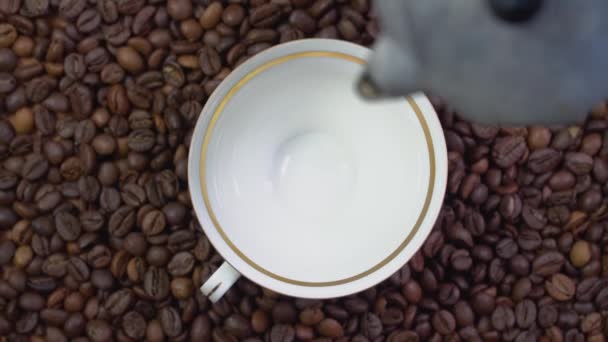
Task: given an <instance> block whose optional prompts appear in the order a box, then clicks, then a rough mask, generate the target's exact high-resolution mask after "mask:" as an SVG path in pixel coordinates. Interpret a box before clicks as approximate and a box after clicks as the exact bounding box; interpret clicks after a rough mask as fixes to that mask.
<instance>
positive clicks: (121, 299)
mask: <svg viewBox="0 0 608 342" xmlns="http://www.w3.org/2000/svg"><path fill="white" fill-rule="evenodd" d="M134 300H135V296H134V294H133V292H132V291H131V290H128V289H123V290H119V291H116V292H114V293H112V294H111V295H110V296H109V297H108V299H107V300H106V302H105V305H104V308H105V309H106V311H107V312H108V313H109V314H110V315H112V316H119V315H121V314H122V313H124V312H125V311H126V310H127V309H129V307H130V306H131V305H132V304H133V302H134Z"/></svg>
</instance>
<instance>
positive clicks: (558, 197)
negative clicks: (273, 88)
mask: <svg viewBox="0 0 608 342" xmlns="http://www.w3.org/2000/svg"><path fill="white" fill-rule="evenodd" d="M371 6H373V3H372V1H370V0H223V1H218V0H166V1H165V0H89V1H87V0H0V340H2V341H104V342H107V341H112V340H114V341H138V340H144V339H146V340H149V341H163V340H169V341H216V342H221V341H250V342H255V341H270V342H283V341H294V340H296V339H297V340H316V341H331V340H334V341H357V342H363V341H391V342H397V341H441V340H447V341H501V340H505V341H591V342H600V341H605V337H604V336H606V335H608V251H607V250H606V246H607V243H608V231H607V228H606V223H607V222H608V203H607V201H606V200H605V198H606V196H605V194H608V185H606V181H607V180H608V120H607V119H608V108H607V107H606V106H600V107H598V108H596V109H595V110H594V111H593V113H592V115H591V116H590V119H589V120H588V121H587V122H586V123H585V124H584V125H583V126H570V127H555V128H551V129H549V128H546V127H529V128H513V129H496V128H491V127H483V126H480V125H476V124H470V123H468V122H465V121H461V120H459V119H458V117H457V116H455V114H454V113H453V111H451V110H450V109H449V108H447V107H446V106H444V105H442V104H441V103H439V102H438V101H436V107H437V109H438V112H439V114H440V118H441V121H442V124H443V127H444V129H445V135H446V140H447V144H448V149H449V184H448V191H447V196H446V199H445V203H444V206H443V209H442V211H441V214H440V216H439V219H438V221H437V224H436V226H435V228H434V230H433V232H432V234H431V235H430V236H429V238H428V241H427V242H426V243H425V244H424V246H423V247H422V248H421V250H420V251H419V252H418V253H417V254H416V255H415V256H414V257H413V259H412V260H411V261H410V262H409V264H408V265H406V266H404V267H403V268H402V269H401V270H400V271H399V272H397V273H396V274H394V275H393V276H392V277H391V278H390V279H388V280H386V281H385V282H383V283H382V284H380V285H378V286H376V287H374V288H371V289H369V290H367V291H364V292H363V293H359V294H356V295H353V296H349V297H346V298H340V299H334V300H327V301H318V300H303V299H295V298H288V297H284V296H281V295H278V294H276V293H273V292H271V291H269V290H267V289H263V288H260V287H259V286H257V285H255V284H253V283H252V282H250V281H248V280H246V279H242V280H240V281H239V283H238V284H237V285H236V286H235V287H234V288H233V289H232V290H231V291H230V292H229V293H228V294H227V295H226V296H225V297H224V298H223V299H222V300H221V301H220V302H218V303H216V304H211V303H210V302H209V301H208V300H207V299H206V298H205V297H204V296H202V295H201V294H200V292H199V291H198V287H199V286H200V285H201V284H202V283H203V282H204V281H205V280H206V279H207V278H208V277H209V276H210V274H212V273H213V272H214V271H215V270H216V269H217V267H218V266H219V265H220V264H221V262H222V259H221V257H220V256H219V255H218V254H217V253H216V252H215V251H214V249H213V248H212V246H211V245H210V243H209V241H208V239H207V238H206V237H205V236H204V234H203V233H202V231H201V228H200V225H199V223H198V222H197V220H196V218H195V217H194V214H193V211H192V206H191V203H190V197H189V193H188V184H187V172H186V169H187V154H188V147H189V143H190V138H191V135H192V128H193V126H194V124H195V122H196V120H197V117H198V115H199V113H200V111H201V109H202V106H203V105H204V103H205V100H206V98H207V97H208V96H209V95H210V94H211V92H212V91H213V90H214V89H215V87H216V86H217V85H218V84H219V83H220V82H221V80H222V79H224V78H225V77H226V76H227V75H228V74H229V73H230V71H231V70H232V69H233V68H234V67H236V66H237V65H239V64H240V63H242V62H243V61H245V60H246V59H247V58H249V57H250V56H252V55H254V54H256V53H259V52H260V51H263V50H265V49H267V48H268V47H270V46H272V45H275V44H278V43H282V42H287V41H290V40H294V39H301V38H306V37H324V38H337V39H346V40H350V41H353V42H356V43H358V44H362V45H369V44H371V43H372V42H373V40H374V38H375V37H376V35H377V32H378V25H377V22H376V20H375V16H374V14H373V11H372V9H371ZM439 24H440V23H439ZM539 101H543V99H539ZM545 101H546V100H545Z"/></svg>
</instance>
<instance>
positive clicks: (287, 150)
mask: <svg viewBox="0 0 608 342" xmlns="http://www.w3.org/2000/svg"><path fill="white" fill-rule="evenodd" d="M348 45H349V46H350V45H351V44H348ZM258 57H259V56H258ZM364 57H365V56H361V54H359V55H357V54H352V53H350V54H349V53H345V52H342V51H339V52H338V51H331V50H330V51H327V50H324V49H320V48H317V49H313V50H311V49H304V50H303V51H298V49H296V50H288V49H287V50H285V51H283V53H279V54H278V55H276V56H271V55H269V56H267V58H266V59H264V60H262V59H258V60H257V63H254V64H253V65H252V67H251V68H249V69H244V70H243V72H242V73H241V75H238V77H235V78H234V79H232V80H227V81H228V82H227V83H226V84H224V83H223V84H222V86H221V89H220V90H219V92H218V93H217V94H214V97H215V96H216V95H217V96H216V99H215V101H210V103H211V107H205V109H204V110H203V113H202V118H201V120H202V121H201V122H199V125H200V124H201V123H202V124H204V127H203V129H199V127H198V126H199V125H197V131H196V132H195V137H194V139H193V144H196V143H197V141H198V142H200V149H199V150H198V153H199V154H198V159H197V160H194V161H193V160H192V159H191V160H190V161H191V164H192V163H193V162H194V163H196V164H198V166H199V167H198V170H195V172H191V174H190V176H191V177H193V178H198V182H196V181H195V182H191V183H190V184H192V185H191V186H196V185H197V184H199V185H200V193H199V192H198V191H193V190H192V189H191V193H192V194H193V201H194V204H195V208H196V210H197V214H198V216H199V219H201V218H202V220H201V221H208V222H207V223H210V224H204V223H205V222H202V223H203V227H204V228H205V231H206V232H207V234H208V235H209V236H210V239H211V241H212V242H213V243H214V245H215V246H216V248H218V250H219V251H220V253H222V255H224V257H226V258H227V259H228V261H229V262H231V263H232V264H233V266H235V267H236V268H237V269H238V270H239V271H243V272H244V273H245V275H247V276H250V275H253V276H254V277H256V278H259V279H261V282H262V284H263V285H264V281H265V280H268V281H266V283H267V284H268V285H270V287H271V288H273V285H276V286H274V288H273V289H274V290H277V291H278V292H284V293H285V292H287V293H288V294H292V295H300V296H304V297H306V293H304V292H306V291H297V292H298V293H293V292H290V291H289V290H286V288H285V285H287V288H291V289H297V288H308V289H311V288H312V289H317V290H318V289H319V288H323V287H326V288H327V287H334V288H335V287H340V286H347V287H353V286H354V285H353V284H356V283H358V282H359V283H360V284H359V287H362V286H365V285H364V283H362V282H360V280H362V279H363V278H369V277H370V276H371V275H373V274H375V273H378V271H380V270H382V269H383V268H386V266H387V265H389V264H395V263H397V264H399V263H400V264H402V263H403V262H400V261H399V260H400V259H402V258H403V255H402V254H403V252H404V250H414V251H415V249H417V248H418V246H419V245H420V244H421V242H420V241H419V240H420V237H422V239H423V238H424V237H425V236H426V234H428V230H430V226H432V222H431V221H432V220H431V221H429V220H428V218H429V217H433V219H434V216H435V215H436V212H437V211H438V210H437V203H436V202H437V197H441V198H442V195H443V190H441V189H440V191H441V193H440V195H438V194H437V188H441V184H442V183H445V180H444V179H443V178H445V177H444V173H445V165H444V164H445V161H444V162H443V163H438V158H440V159H441V158H442V157H443V158H445V143H444V142H443V140H442V138H439V140H438V138H437V136H436V134H433V132H434V131H436V130H437V128H438V122H436V118H435V117H434V112H432V111H431V112H428V110H429V108H431V107H430V104H428V105H427V103H424V100H425V99H424V98H423V97H420V99H419V100H420V101H422V102H423V107H424V111H423V109H422V108H421V106H420V104H418V103H417V101H416V100H415V99H412V98H411V99H395V100H387V101H382V102H378V103H370V102H366V101H364V100H362V99H361V98H360V97H359V95H358V94H357V93H356V91H355V88H354V84H355V83H356V79H357V77H358V75H360V73H361V71H362V70H363V65H364ZM254 62H255V61H254ZM231 76H232V75H231ZM427 102H428V101H427ZM208 106H209V104H208ZM429 122H430V123H429ZM201 137H202V138H201ZM197 139H198V140H197ZM192 146H193V147H195V146H196V145H192ZM438 149H439V150H438ZM192 150H196V149H195V148H192ZM196 164H195V165H196ZM191 167H192V165H191ZM196 171H198V172H196ZM438 183H439V186H437V185H438ZM195 190H198V189H195ZM200 199H202V201H200ZM197 202H199V203H197ZM199 212H202V213H203V214H199ZM412 253H413V252H412ZM230 256H235V257H236V258H233V259H234V260H229V259H230ZM239 265H243V269H241V268H240V267H239ZM398 266H400V265H398ZM247 271H251V272H250V274H249V275H248V274H247ZM380 273H382V272H380ZM383 273H385V274H387V275H381V277H382V276H384V277H386V276H388V275H390V273H387V272H386V270H384V271H383ZM259 275H263V276H262V277H258V276H259ZM373 277H378V275H374V276H373ZM259 279H257V280H259ZM253 280H254V281H255V280H256V279H253ZM380 280H381V279H380ZM258 282H260V281H258ZM371 285H373V284H370V285H369V286H371ZM355 287H357V286H355ZM362 289H363V288H360V290H362ZM343 291H344V290H343ZM351 291H352V290H351ZM308 292H310V291H308ZM317 292H318V293H322V292H321V291H317ZM319 296H320V295H317V296H315V297H319ZM309 297H311V295H309ZM321 297H322V296H321Z"/></svg>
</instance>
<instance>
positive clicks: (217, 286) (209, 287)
mask: <svg viewBox="0 0 608 342" xmlns="http://www.w3.org/2000/svg"><path fill="white" fill-rule="evenodd" d="M240 277H241V274H240V273H239V272H238V271H237V270H235V269H234V267H232V266H230V264H229V263H227V262H224V263H223V264H222V266H220V268H218V269H217V271H215V273H213V274H212V275H211V277H209V279H208V280H207V281H206V282H205V283H204V284H203V286H201V291H202V292H203V294H204V295H205V296H207V297H209V300H211V302H212V303H215V302H217V301H218V300H220V298H222V297H223V296H224V294H226V292H228V290H230V288H231V287H232V285H234V283H236V281H237V280H238V279H239V278H240Z"/></svg>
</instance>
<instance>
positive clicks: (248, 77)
mask: <svg viewBox="0 0 608 342" xmlns="http://www.w3.org/2000/svg"><path fill="white" fill-rule="evenodd" d="M307 57H317V58H320V57H323V58H327V57H329V58H338V59H343V60H347V61H350V62H354V63H357V64H365V61H364V60H363V59H361V58H358V57H354V56H351V55H347V54H343V53H339V52H330V51H310V52H300V53H295V54H292V55H287V56H283V57H280V58H277V59H274V60H272V61H269V62H267V63H265V64H263V65H261V66H259V67H257V68H256V69H254V70H253V71H251V72H250V73H248V74H247V75H245V77H243V78H242V79H241V80H239V81H238V82H237V83H236V84H235V85H234V86H233V87H232V88H231V89H230V90H229V91H228V93H227V94H226V96H225V97H224V98H223V99H222V101H221V102H220V104H219V106H218V107H217V108H216V109H215V112H214V113H213V117H212V118H211V121H210V122H209V126H208V127H207V130H206V131H205V137H204V140H203V148H202V151H201V161H200V178H201V187H202V193H203V200H204V202H205V206H206V208H207V212H208V213H209V217H210V218H211V221H212V222H213V224H214V226H215V229H216V230H217V232H218V233H219V234H220V236H221V237H222V239H223V240H224V242H225V243H226V244H227V245H228V246H229V247H230V249H232V251H233V252H234V253H235V254H236V255H238V256H239V258H241V259H242V260H243V261H245V262H246V263H247V264H248V265H249V266H251V267H253V268H254V269H255V270H256V271H258V272H260V273H263V274H265V275H266V276H268V277H271V278H273V279H275V280H278V281H282V282H285V283H288V284H292V285H298V286H306V287H325V286H336V285H342V284H346V283H350V282H353V281H355V280H359V279H361V278H364V277H366V276H368V275H369V274H372V273H374V272H376V271H377V270H379V269H381V268H382V267H384V266H385V265H386V264H388V263H389V262H391V261H392V260H393V259H394V258H395V257H397V255H399V254H400V253H401V252H402V251H403V249H404V248H405V247H406V246H407V245H408V244H409V242H410V241H411V240H412V239H413V238H414V236H415V235H416V233H417V232H418V230H419V229H420V225H421V224H422V221H423V220H424V218H425V217H426V213H427V211H428V209H429V206H430V203H431V198H432V195H433V189H434V186H435V148H434V146H433V140H432V139H431V133H430V130H429V127H428V125H427V122H426V120H425V119H424V116H423V115H422V111H421V110H420V107H418V104H417V103H416V101H415V100H414V99H412V98H411V97H408V98H407V102H408V104H409V105H410V106H411V107H412V108H413V109H414V112H415V113H416V117H417V118H418V120H419V121H420V125H421V126H422V129H423V132H424V136H425V138H426V142H427V147H428V155H429V165H430V177H429V186H428V188H427V192H426V198H425V200H424V205H423V207H422V211H421V212H420V215H419V216H418V219H417V220H416V223H415V224H414V227H413V228H412V230H411V232H410V233H409V234H408V235H407V237H406V238H405V240H403V242H402V243H401V244H400V245H399V246H398V247H397V249H395V250H394V251H393V252H392V253H391V254H390V255H388V256H387V257H386V258H384V259H383V260H382V261H380V262H379V263H378V264H376V265H374V266H373V267H371V268H370V269H368V270H367V271H364V272H361V273H359V274H356V275H354V276H351V277H348V278H344V279H339V280H333V281H324V282H310V281H301V280H296V279H290V278H287V277H283V276H280V275H278V274H276V273H273V272H271V271H269V270H267V269H265V268H263V267H262V266H260V265H258V264H257V263H255V262H254V261H253V260H251V259H250V258H249V257H248V256H247V255H245V253H243V252H242V251H241V250H240V249H239V248H238V247H237V246H236V245H235V244H234V243H233V242H232V240H230V238H229V237H228V235H227V234H226V232H225V231H224V229H223V228H222V226H221V224H220V222H219V220H218V219H217V217H216V215H215V213H214V211H213V208H212V206H211V201H210V200H209V194H208V190H207V180H206V159H207V150H208V148H209V143H210V141H211V133H212V132H213V129H214V128H215V125H216V123H217V121H218V119H219V117H220V115H221V114H222V112H223V111H224V108H225V107H226V105H227V104H228V102H230V100H231V99H232V97H234V95H235V94H236V93H237V92H238V91H239V90H240V89H241V88H242V87H243V86H245V85H246V84H247V83H248V82H249V81H251V80H252V79H253V78H254V77H255V76H257V75H259V74H260V73H262V72H264V71H266V70H268V69H270V68H272V67H273V66H276V65H279V64H282V63H285V62H288V61H291V60H294V59H298V58H307Z"/></svg>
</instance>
